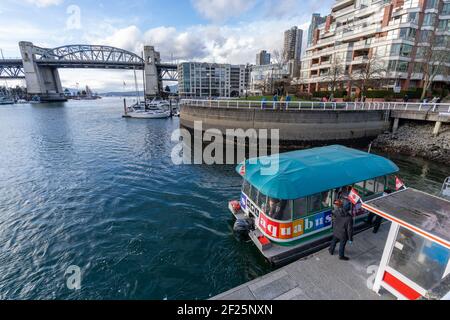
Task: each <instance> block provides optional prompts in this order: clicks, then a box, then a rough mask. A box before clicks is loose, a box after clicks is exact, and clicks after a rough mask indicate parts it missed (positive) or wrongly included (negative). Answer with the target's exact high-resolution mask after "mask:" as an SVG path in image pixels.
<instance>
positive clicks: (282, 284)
mask: <svg viewBox="0 0 450 320" xmlns="http://www.w3.org/2000/svg"><path fill="white" fill-rule="evenodd" d="M389 228H390V223H384V224H383V225H382V226H381V228H380V230H379V232H378V233H377V234H373V232H372V230H371V229H370V230H367V231H364V232H362V233H360V234H358V235H356V236H355V239H354V242H353V244H351V245H350V244H348V245H347V249H346V256H348V257H349V258H350V259H351V260H350V261H340V260H339V258H338V255H337V252H336V254H335V255H334V256H331V255H330V254H329V252H328V249H324V250H322V251H319V252H318V253H315V254H312V255H310V256H308V257H306V258H304V259H301V260H298V261H296V262H294V263H291V264H289V265H287V266H285V267H283V268H281V269H278V270H276V271H274V272H272V273H269V274H267V275H265V276H263V277H260V278H257V279H255V280H253V281H250V282H248V283H246V284H243V285H241V286H239V287H236V288H234V289H231V290H229V291H227V292H225V293H222V294H219V295H218V296H216V297H213V298H212V300H266V301H267V300H391V299H394V297H393V296H392V295H391V294H389V293H388V292H387V291H382V292H381V295H378V294H376V293H375V292H374V291H372V290H371V289H369V287H368V283H371V284H373V282H374V280H375V276H376V272H377V269H378V265H379V263H380V261H381V257H382V255H383V250H384V247H385V244H386V240H387V237H388V233H389Z"/></svg>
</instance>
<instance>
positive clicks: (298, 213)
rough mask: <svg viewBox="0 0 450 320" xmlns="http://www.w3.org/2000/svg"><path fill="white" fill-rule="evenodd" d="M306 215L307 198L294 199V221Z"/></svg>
mask: <svg viewBox="0 0 450 320" xmlns="http://www.w3.org/2000/svg"><path fill="white" fill-rule="evenodd" d="M306 216H308V198H301V199H297V200H295V201H294V221H295V220H298V219H300V218H303V217H306Z"/></svg>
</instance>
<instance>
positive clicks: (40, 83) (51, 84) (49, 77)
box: [19, 42, 67, 102]
mask: <svg viewBox="0 0 450 320" xmlns="http://www.w3.org/2000/svg"><path fill="white" fill-rule="evenodd" d="M19 48H20V53H21V55H22V61H23V69H24V73H25V81H26V84H27V92H28V94H29V95H30V96H39V97H40V98H41V101H45V102H56V101H67V99H66V98H65V97H64V93H63V88H62V85H61V79H60V78H59V72H58V69H57V68H56V67H46V66H45V67H44V66H38V64H37V63H36V61H35V59H36V55H35V51H34V45H33V43H31V42H20V43H19Z"/></svg>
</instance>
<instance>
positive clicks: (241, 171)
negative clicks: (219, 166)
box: [239, 163, 245, 177]
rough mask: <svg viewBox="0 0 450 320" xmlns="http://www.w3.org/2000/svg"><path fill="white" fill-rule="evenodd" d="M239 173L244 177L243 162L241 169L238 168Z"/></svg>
mask: <svg viewBox="0 0 450 320" xmlns="http://www.w3.org/2000/svg"><path fill="white" fill-rule="evenodd" d="M239 174H240V175H241V176H243V177H245V163H244V164H243V165H242V166H241V170H239Z"/></svg>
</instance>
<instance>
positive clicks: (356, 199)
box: [348, 188, 361, 205]
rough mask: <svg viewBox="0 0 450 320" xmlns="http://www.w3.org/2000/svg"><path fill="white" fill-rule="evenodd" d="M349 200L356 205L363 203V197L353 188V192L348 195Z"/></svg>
mask: <svg viewBox="0 0 450 320" xmlns="http://www.w3.org/2000/svg"><path fill="white" fill-rule="evenodd" d="M348 200H349V201H350V202H351V203H353V204H354V205H355V204H357V203H358V202H360V201H361V197H360V196H359V194H358V192H357V191H356V190H355V189H354V188H352V191H350V193H349V194H348Z"/></svg>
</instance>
